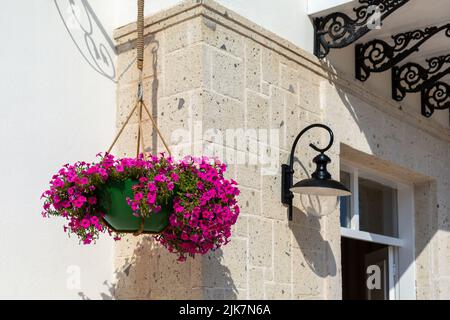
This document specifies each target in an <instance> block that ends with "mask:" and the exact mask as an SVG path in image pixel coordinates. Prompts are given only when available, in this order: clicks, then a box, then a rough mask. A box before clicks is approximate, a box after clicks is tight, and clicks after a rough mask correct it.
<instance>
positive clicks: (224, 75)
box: [212, 50, 245, 101]
mask: <svg viewBox="0 0 450 320" xmlns="http://www.w3.org/2000/svg"><path fill="white" fill-rule="evenodd" d="M212 64H213V67H212V68H213V73H212V88H213V90H215V91H216V92H218V93H221V94H224V95H226V96H228V97H231V98H233V99H237V100H240V101H242V100H243V99H244V80H245V75H244V64H243V62H242V60H241V59H238V58H235V57H233V56H231V55H229V54H227V53H224V52H221V51H218V50H213V52H212Z"/></svg>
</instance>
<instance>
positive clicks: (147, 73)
mask: <svg viewBox="0 0 450 320" xmlns="http://www.w3.org/2000/svg"><path fill="white" fill-rule="evenodd" d="M163 48H164V40H163V36H162V34H161V33H156V34H152V35H146V36H145V40H144V65H143V70H142V71H143V78H144V79H145V78H148V77H157V75H160V74H161V69H160V66H159V65H158V62H160V61H161V59H162V58H163V55H164V53H163ZM117 51H118V59H117V65H116V80H117V82H118V83H119V84H121V85H124V84H130V83H136V82H137V81H138V80H139V73H138V71H137V68H136V41H130V42H128V43H126V44H123V45H121V46H119V47H118V49H117Z"/></svg>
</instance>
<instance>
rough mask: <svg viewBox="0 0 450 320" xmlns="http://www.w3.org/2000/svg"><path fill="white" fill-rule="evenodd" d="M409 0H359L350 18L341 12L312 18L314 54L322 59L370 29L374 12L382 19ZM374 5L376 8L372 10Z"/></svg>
mask: <svg viewBox="0 0 450 320" xmlns="http://www.w3.org/2000/svg"><path fill="white" fill-rule="evenodd" d="M408 1H409V0H359V3H360V4H361V5H360V6H359V7H356V8H353V11H354V12H355V15H356V17H355V18H352V17H349V16H348V15H346V14H345V13H342V12H334V13H332V14H329V15H327V16H325V17H318V18H315V19H314V54H315V55H316V56H317V57H318V58H320V59H322V58H325V57H326V56H327V54H328V53H329V52H330V49H332V48H344V47H346V46H348V45H350V44H352V43H353V42H355V41H356V40H358V39H359V38H361V37H362V36H364V35H365V34H366V33H368V32H369V31H370V29H371V27H370V26H371V24H370V21H371V18H372V17H373V16H374V13H375V12H379V13H380V17H379V18H380V21H383V20H384V19H385V18H387V17H388V16H389V15H390V14H391V13H393V12H394V11H395V10H397V9H398V8H400V7H401V6H403V5H404V4H405V3H407V2H408ZM374 6H375V7H376V8H377V10H374Z"/></svg>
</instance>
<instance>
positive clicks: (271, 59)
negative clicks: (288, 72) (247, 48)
mask: <svg viewBox="0 0 450 320" xmlns="http://www.w3.org/2000/svg"><path fill="white" fill-rule="evenodd" d="M262 78H263V80H264V81H266V82H268V83H270V84H273V85H276V86H277V85H278V84H279V81H280V80H279V79H280V58H279V55H278V54H277V53H275V52H273V51H272V50H269V49H266V48H264V49H263V51H262Z"/></svg>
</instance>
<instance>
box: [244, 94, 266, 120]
mask: <svg viewBox="0 0 450 320" xmlns="http://www.w3.org/2000/svg"><path fill="white" fill-rule="evenodd" d="M269 115H270V109H269V100H268V99H267V98H266V97H264V96H262V95H260V94H257V93H255V92H253V91H250V90H247V108H246V117H247V128H251V129H267V128H268V127H269Z"/></svg>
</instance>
